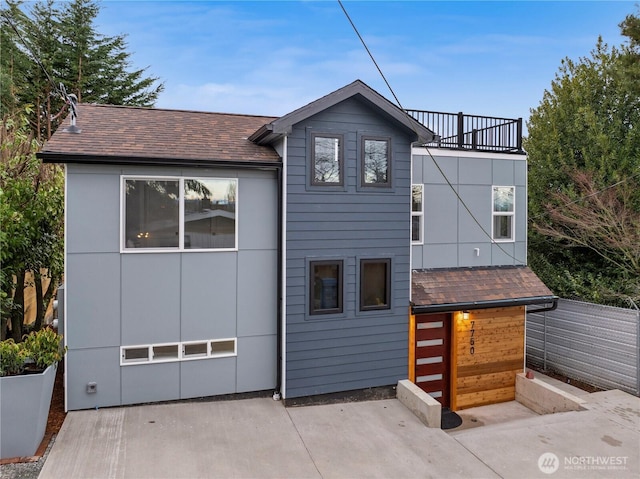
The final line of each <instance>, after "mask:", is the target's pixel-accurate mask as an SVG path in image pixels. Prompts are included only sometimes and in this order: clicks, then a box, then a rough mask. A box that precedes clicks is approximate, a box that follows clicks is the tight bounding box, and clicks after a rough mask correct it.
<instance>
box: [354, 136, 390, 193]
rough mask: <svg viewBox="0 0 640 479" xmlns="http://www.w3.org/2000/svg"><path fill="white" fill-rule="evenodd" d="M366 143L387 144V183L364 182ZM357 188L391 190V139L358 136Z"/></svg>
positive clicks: (386, 137)
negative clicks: (382, 142)
mask: <svg viewBox="0 0 640 479" xmlns="http://www.w3.org/2000/svg"><path fill="white" fill-rule="evenodd" d="M367 141H384V142H385V143H386V144H387V181H386V182H385V183H367V182H366V181H365V172H366V168H365V151H366V149H365V146H364V145H365V142H367ZM358 161H359V167H360V174H359V181H360V184H359V187H360V188H391V185H392V181H393V174H392V170H393V167H392V166H393V165H392V163H393V147H392V145H391V138H390V137H388V136H376V135H361V136H360V150H359V158H358Z"/></svg>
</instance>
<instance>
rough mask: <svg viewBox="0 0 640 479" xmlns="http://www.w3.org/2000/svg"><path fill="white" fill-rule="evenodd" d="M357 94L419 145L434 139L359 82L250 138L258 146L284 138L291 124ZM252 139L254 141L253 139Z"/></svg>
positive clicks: (299, 109)
mask: <svg viewBox="0 0 640 479" xmlns="http://www.w3.org/2000/svg"><path fill="white" fill-rule="evenodd" d="M356 95H360V96H362V97H363V98H364V99H366V100H367V101H369V102H370V103H371V104H373V105H374V106H376V107H378V108H379V109H380V110H382V111H383V112H385V113H386V114H387V115H388V116H390V117H391V118H392V119H393V120H395V121H396V122H398V123H400V124H401V125H402V126H404V127H405V128H406V129H408V130H410V131H413V132H414V133H415V135H416V141H417V142H419V143H428V142H430V141H432V140H433V138H434V136H435V134H434V133H433V132H432V131H431V130H429V129H428V128H427V127H425V126H424V125H423V124H422V123H420V122H418V121H417V120H415V119H413V118H412V117H410V116H409V115H408V114H407V113H405V112H404V111H403V110H401V109H400V108H398V107H397V106H396V105H394V104H393V103H391V102H390V101H389V100H387V99H386V98H385V97H383V96H382V95H380V94H379V93H378V92H376V91H375V90H373V89H372V88H370V87H369V86H368V85H366V84H365V83H363V82H362V81H360V80H356V81H354V82H353V83H350V84H349V85H347V86H345V87H343V88H340V89H339V90H336V91H334V92H333V93H329V94H328V95H326V96H324V97H322V98H319V99H317V100H315V101H313V102H311V103H309V104H308V105H305V106H303V107H301V108H298V109H297V110H294V111H293V112H291V113H288V114H286V115H284V116H282V117H280V118H278V119H277V120H274V121H273V122H271V123H270V124H269V125H265V127H266V129H268V130H270V133H271V134H270V135H266V134H265V131H264V130H265V127H262V128H261V129H260V130H258V131H257V132H256V133H254V134H253V135H252V136H251V137H250V138H249V139H250V140H252V141H256V142H258V143H259V144H262V143H264V142H268V141H269V140H270V139H272V138H273V136H276V135H286V134H289V133H290V132H291V129H292V127H293V125H295V124H297V123H300V122H302V121H304V120H306V119H307V118H309V117H311V116H313V115H315V114H317V113H320V112H321V111H323V110H326V109H327V108H330V107H332V106H334V105H336V104H338V103H340V102H342V101H344V100H346V99H348V98H351V97H354V96H356ZM254 138H255V139H254Z"/></svg>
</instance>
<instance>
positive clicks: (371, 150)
mask: <svg viewBox="0 0 640 479" xmlns="http://www.w3.org/2000/svg"><path fill="white" fill-rule="evenodd" d="M389 144H390V141H389V140H388V139H379V138H363V139H362V178H361V179H362V184H363V185H366V186H389V185H390V184H391V168H390V165H391V161H390V154H389Z"/></svg>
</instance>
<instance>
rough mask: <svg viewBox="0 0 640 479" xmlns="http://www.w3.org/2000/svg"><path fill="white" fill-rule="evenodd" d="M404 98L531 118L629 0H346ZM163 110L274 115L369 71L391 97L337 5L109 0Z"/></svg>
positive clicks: (105, 26) (415, 105) (105, 27)
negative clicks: (567, 61)
mask: <svg viewBox="0 0 640 479" xmlns="http://www.w3.org/2000/svg"><path fill="white" fill-rule="evenodd" d="M343 3H344V5H345V8H346V9H347V11H348V12H349V15H350V16H351V18H352V20H353V21H354V23H355V24H356V26H357V27H358V30H359V31H360V34H361V35H362V36H363V38H364V39H365V41H366V43H367V45H368V47H369V49H370V50H371V51H372V53H373V55H374V56H375V58H376V60H377V62H378V64H379V65H380V67H381V69H382V71H383V72H384V74H385V76H386V77H387V79H388V81H389V83H390V84H391V86H392V88H393V89H394V91H395V93H396V95H397V96H398V98H399V100H400V102H401V103H402V106H403V107H404V108H408V109H423V110H432V111H443V112H458V111H463V112H465V113H471V114H479V115H488V116H499V117H507V118H517V117H523V118H525V119H526V118H528V116H529V110H530V109H531V108H535V107H536V106H537V105H539V103H540V100H541V99H542V95H543V92H544V90H545V89H548V88H549V87H550V85H551V81H552V80H553V78H554V76H555V74H556V73H557V71H558V68H559V66H560V63H561V60H562V59H563V58H565V57H569V58H572V59H578V58H580V57H583V56H588V55H589V53H590V51H591V50H592V49H593V48H594V46H595V44H596V42H597V39H598V35H601V36H602V37H603V39H604V41H605V42H607V43H609V44H610V45H620V44H621V43H623V42H624V38H623V37H622V36H620V33H619V28H618V24H619V23H620V22H621V21H622V20H623V19H624V17H625V16H626V15H628V14H632V13H637V12H638V8H637V7H636V6H635V3H634V1H581V2H569V1H562V2H553V1H536V2H525V1H498V2H485V1H471V2H463V1H437V2H433V1H405V2H390V1H374V2H365V1H349V0H346V1H344V2H343ZM100 5H101V12H100V15H99V16H98V18H97V19H96V26H97V30H98V31H99V32H100V33H103V34H105V35H119V34H126V35H127V41H128V44H129V49H128V51H130V52H132V53H133V55H132V61H133V64H134V65H133V66H135V67H136V68H140V67H146V66H148V67H149V69H148V73H149V74H152V75H154V76H158V77H160V78H161V79H162V80H163V81H164V82H165V91H164V92H163V93H162V94H161V96H160V98H159V100H158V102H157V104H156V106H157V107H159V108H175V109H187V110H202V111H216V112H229V113H248V114H260V115H274V116H279V115H283V114H285V113H288V112H290V111H292V110H294V109H296V108H298V107H300V106H303V105H305V104H306V103H308V102H310V101H312V100H315V99H316V98H319V97H321V96H323V95H325V94H327V93H330V92H331V91H333V90H335V89H337V88H340V87H342V86H344V85H346V84H348V83H350V82H352V81H353V80H355V79H361V80H362V81H364V82H365V83H367V84H368V85H370V86H371V87H372V88H374V89H376V90H377V91H378V92H380V93H381V94H382V95H384V96H386V97H387V98H389V99H391V100H393V97H392V95H391V93H390V92H389V90H388V88H387V87H386V85H385V83H384V81H383V80H382V78H381V77H380V75H379V73H378V71H377V70H376V68H375V66H374V65H373V63H372V62H371V60H370V59H369V57H368V55H367V53H366V51H365V50H364V48H363V47H362V45H361V43H360V41H359V39H358V37H357V36H356V34H355V33H354V31H353V29H352V27H351V25H350V24H349V22H348V20H347V18H346V17H345V15H344V13H343V12H342V10H341V8H340V5H339V4H338V2H337V1H304V2H297V1H258V2H246V1H236V2H217V1H195V2H187V1H175V0H174V1H123V0H102V1H101V2H100Z"/></svg>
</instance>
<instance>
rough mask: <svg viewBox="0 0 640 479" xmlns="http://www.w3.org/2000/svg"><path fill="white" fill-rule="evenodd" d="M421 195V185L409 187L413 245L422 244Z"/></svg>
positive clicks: (422, 215) (422, 208)
mask: <svg viewBox="0 0 640 479" xmlns="http://www.w3.org/2000/svg"><path fill="white" fill-rule="evenodd" d="M423 193H424V192H423V185H411V242H412V243H414V244H422V232H423V226H422V224H423V223H422V220H423V218H424V202H423V198H424V194H423Z"/></svg>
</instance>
